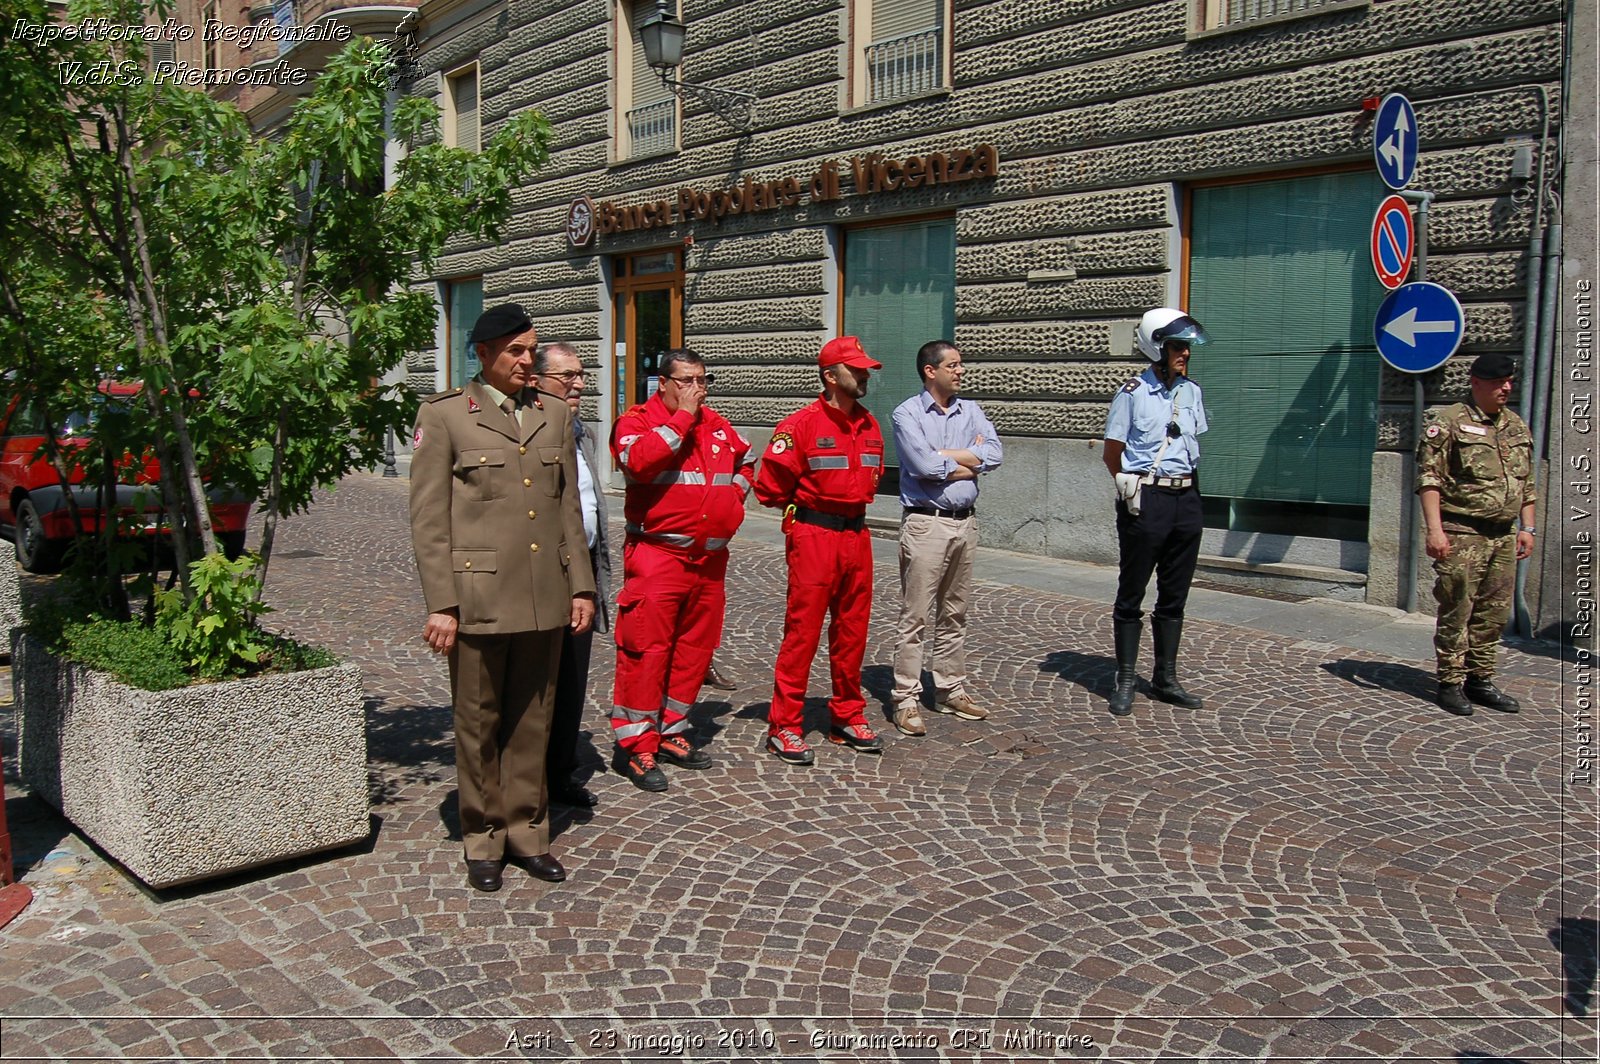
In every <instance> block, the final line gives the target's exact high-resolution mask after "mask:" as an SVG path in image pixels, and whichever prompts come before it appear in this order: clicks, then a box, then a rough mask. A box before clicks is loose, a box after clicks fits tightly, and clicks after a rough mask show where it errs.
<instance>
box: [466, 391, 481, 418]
mask: <svg viewBox="0 0 1600 1064" xmlns="http://www.w3.org/2000/svg"><path fill="white" fill-rule="evenodd" d="M482 409H483V408H482V407H480V406H479V405H478V401H477V400H476V399H474V398H473V397H472V396H470V395H469V396H467V413H469V414H476V413H477V412H478V411H479V410H482Z"/></svg>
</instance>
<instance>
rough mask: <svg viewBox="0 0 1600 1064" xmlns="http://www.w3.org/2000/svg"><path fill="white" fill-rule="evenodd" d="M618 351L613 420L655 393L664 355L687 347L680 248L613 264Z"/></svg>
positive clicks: (629, 257) (623, 257)
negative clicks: (671, 350)
mask: <svg viewBox="0 0 1600 1064" xmlns="http://www.w3.org/2000/svg"><path fill="white" fill-rule="evenodd" d="M612 266H613V272H612V291H613V292H614V293H615V295H614V302H613V309H614V313H615V315H616V321H615V327H616V328H615V332H613V333H612V335H613V336H615V337H616V338H617V339H616V343H617V348H616V357H615V358H614V359H613V373H614V374H615V379H614V380H613V381H612V388H611V394H612V396H613V398H612V410H611V421H612V424H615V423H616V420H617V418H618V417H620V416H621V415H622V414H623V413H624V412H626V411H627V409H628V408H629V407H631V406H633V405H634V404H635V403H642V402H644V401H645V400H646V399H648V398H649V397H650V396H651V395H652V394H654V392H655V390H656V377H657V374H658V372H659V370H660V358H661V355H662V354H663V353H664V352H666V351H667V350H669V349H670V348H674V347H681V346H682V345H683V260H682V258H681V257H680V253H679V251H678V250H677V249H676V248H673V249H671V250H668V251H646V252H641V253H639V254H637V255H619V256H617V257H616V258H615V259H613V260H612Z"/></svg>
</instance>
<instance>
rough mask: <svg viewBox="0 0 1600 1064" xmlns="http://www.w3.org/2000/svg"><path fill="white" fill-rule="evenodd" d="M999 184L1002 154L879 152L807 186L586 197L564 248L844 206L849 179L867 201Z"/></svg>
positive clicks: (821, 173) (756, 184)
mask: <svg viewBox="0 0 1600 1064" xmlns="http://www.w3.org/2000/svg"><path fill="white" fill-rule="evenodd" d="M999 176H1000V153H999V152H997V151H995V149H994V146H993V145H990V144H979V145H978V146H977V147H976V148H973V149H971V150H966V149H957V150H955V151H950V152H942V151H936V152H929V153H928V154H927V155H908V156H905V157H904V158H899V159H896V158H891V157H889V156H886V155H884V154H882V153H881V152H868V153H867V154H865V155H852V156H851V157H850V158H849V159H847V160H845V161H844V162H843V163H840V162H839V161H838V160H837V159H826V160H824V161H823V162H822V163H820V164H819V165H818V166H817V169H816V171H815V172H814V173H812V174H811V175H810V177H809V178H805V179H802V178H798V177H780V178H776V179H774V180H771V181H757V180H755V179H754V178H752V177H746V178H745V179H744V181H743V182H742V183H740V184H736V185H729V186H727V187H725V188H714V189H697V188H691V187H688V186H685V187H683V188H680V189H679V190H678V194H677V195H676V196H675V197H673V198H671V199H658V200H655V201H654V202H651V203H633V204H627V205H621V204H617V203H612V202H611V201H609V200H607V201H605V202H603V203H595V202H594V201H593V200H591V199H590V198H589V197H588V196H579V197H578V198H577V199H575V200H573V201H572V206H571V207H569V208H568V210H567V242H568V243H569V244H570V245H571V246H573V247H575V248H585V247H589V246H591V245H592V244H593V243H594V241H595V237H596V236H610V235H613V234H616V233H634V232H639V231H641V230H647V229H665V228H668V227H671V226H675V225H683V224H688V223H692V222H704V223H709V224H711V225H721V224H722V222H723V221H724V220H725V219H728V218H737V217H740V216H741V215H748V214H763V213H766V212H768V211H778V210H783V209H785V208H792V207H798V206H800V205H801V204H802V203H829V202H832V201H834V200H841V199H844V198H845V195H846V192H845V191H844V189H845V180H846V178H848V180H849V182H850V185H849V188H850V192H849V194H850V195H855V196H867V195H874V194H876V193H880V192H897V191H900V190H902V189H916V188H929V187H932V186H934V185H956V184H961V183H964V182H967V181H988V180H993V179H994V178H996V177H999Z"/></svg>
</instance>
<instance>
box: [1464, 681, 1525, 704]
mask: <svg viewBox="0 0 1600 1064" xmlns="http://www.w3.org/2000/svg"><path fill="white" fill-rule="evenodd" d="M1462 693H1463V694H1465V695H1466V696H1467V701H1469V702H1476V703H1478V705H1480V706H1488V707H1489V708H1490V709H1494V710H1499V711H1500V712H1501V713H1516V712H1519V711H1520V710H1521V709H1522V703H1520V702H1518V701H1517V700H1516V699H1515V698H1512V697H1511V696H1510V695H1508V694H1506V693H1505V692H1504V691H1502V690H1500V688H1498V687H1496V686H1495V685H1494V681H1493V680H1491V679H1489V677H1487V676H1468V677H1467V682H1466V686H1465V687H1464V689H1463V691H1462Z"/></svg>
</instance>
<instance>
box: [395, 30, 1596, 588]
mask: <svg viewBox="0 0 1600 1064" xmlns="http://www.w3.org/2000/svg"><path fill="white" fill-rule="evenodd" d="M1563 11H1564V7H1563V4H1561V3H1560V2H1558V0H1531V2H1529V3H1525V4H1519V5H1506V4H1501V3H1497V2H1494V0H1323V2H1318V0H988V2H977V0H954V3H953V4H952V3H951V0H796V2H795V3H792V4H789V5H783V6H781V7H775V6H773V5H765V4H755V3H748V2H744V0H669V2H666V3H663V2H661V0H510V2H507V0H424V2H423V3H422V4H421V5H420V6H419V8H418V12H417V14H418V21H417V24H416V37H417V41H418V43H419V48H418V52H417V61H418V63H419V68H418V73H417V75H416V76H415V77H413V78H412V79H411V80H410V83H409V87H408V91H411V92H415V93H420V94H424V95H429V96H433V97H434V98H436V99H437V100H438V101H439V102H440V105H441V109H442V113H443V116H444V122H443V126H442V133H441V135H442V136H445V137H446V138H449V139H451V141H452V142H453V143H459V144H463V145H466V146H475V145H476V144H477V143H479V142H480V138H481V137H487V136H489V135H492V133H493V132H494V130H495V129H496V128H497V126H498V125H499V124H500V123H501V122H502V121H504V119H505V118H506V117H507V116H508V115H511V114H513V113H516V112H519V111H522V110H524V109H527V108H537V109H539V110H540V111H542V112H543V113H544V114H545V115H546V116H547V117H548V118H549V119H550V120H551V122H552V123H553V126H554V130H555V139H554V142H553V144H552V151H551V158H550V162H549V165H548V166H547V167H545V168H544V169H543V170H542V171H541V172H540V173H539V174H538V175H537V177H536V178H535V179H534V180H532V181H531V182H530V183H528V185H527V186H526V187H525V188H523V189H521V190H520V191H519V193H518V194H517V197H516V215H515V219H514V221H513V222H512V224H511V225H510V226H509V227H508V230H507V233H506V236H505V238H504V239H503V240H502V241H501V242H500V243H498V244H496V245H493V246H489V245H485V244H473V243H466V242H463V243H460V244H458V245H456V246H454V247H452V248H451V250H450V252H449V253H448V254H447V255H445V256H444V257H443V258H442V259H441V262H440V266H439V272H438V274H437V276H435V277H433V278H430V279H428V283H430V284H433V285H434V286H435V290H436V291H437V293H438V295H439V299H440V306H441V320H440V325H439V330H438V343H437V346H436V349H435V350H433V351H429V352H421V353H419V354H418V357H417V358H416V360H415V361H414V363H413V364H412V365H411V366H410V383H411V384H412V386H413V387H414V388H415V389H416V390H417V391H419V392H423V393H426V392H430V391H433V390H435V389H438V388H444V387H449V386H452V385H454V384H458V383H460V382H461V381H462V380H464V379H465V378H467V377H469V376H470V375H471V374H472V373H473V372H475V370H476V367H475V366H474V365H473V364H472V361H471V358H470V354H469V353H468V352H467V350H466V345H465V342H464V336H465V332H466V330H467V328H469V327H470V324H471V321H472V319H473V318H474V317H475V316H476V314H477V313H478V312H479V310H480V309H481V308H482V307H483V306H484V305H485V304H492V303H495V302H499V301H504V300H517V301H519V302H521V303H523V304H524V305H526V306H527V307H528V308H529V309H530V311H531V312H532V313H533V315H534V317H535V319H536V321H537V323H538V327H539V330H540V333H541V336H542V337H543V338H545V339H557V338H559V339H562V340H566V341H568V342H571V343H573V344H574V345H575V346H576V348H577V349H578V350H579V351H580V352H581V354H582V357H583V358H584V360H585V362H586V364H587V365H589V366H590V367H591V371H592V373H593V374H594V375H595V378H592V380H591V385H590V388H591V393H597V394H595V398H594V399H592V400H590V406H589V407H588V408H587V409H586V411H585V414H586V416H587V417H589V418H591V419H593V420H594V421H596V422H598V424H599V426H600V428H601V431H609V428H610V424H611V423H612V421H613V420H614V419H615V417H616V416H617V414H619V413H620V412H621V411H622V410H624V409H626V408H627V407H628V406H629V405H630V404H632V403H634V402H637V401H639V400H641V399H643V398H644V397H645V395H646V394H648V392H649V390H650V389H652V388H653V387H654V365H655V362H654V360H655V358H656V356H657V355H658V354H659V353H660V352H661V351H662V350H664V349H665V348H667V347H670V346H676V345H687V346H691V347H693V348H695V349H696V350H698V351H699V352H700V353H701V354H702V355H703V356H704V357H705V358H706V360H707V362H708V364H709V366H710V368H711V370H712V372H713V373H714V374H715V377H716V384H715V388H714V391H713V393H712V402H713V403H714V404H715V405H716V407H717V408H718V409H719V410H720V411H721V412H723V413H724V414H725V415H727V416H728V417H729V418H730V419H731V420H732V421H733V422H734V423H735V424H737V425H739V426H740V427H741V428H743V429H746V430H748V431H749V433H750V434H752V435H754V436H756V437H758V438H760V437H762V436H763V434H764V432H766V431H770V428H771V426H772V425H773V424H775V423H776V422H777V421H778V420H779V419H780V418H781V417H782V416H784V415H785V414H787V413H788V412H790V411H792V410H794V409H795V408H797V407H798V406H800V405H802V404H803V403H805V402H807V401H809V399H810V398H811V397H813V396H814V394H815V391H816V384H817V377H816V369H815V363H814V359H815V355H816V352H817V349H818V347H819V346H820V345H821V343H822V342H823V341H824V340H826V339H827V338H828V337H831V336H834V335H838V334H847V333H854V334H856V335H859V336H861V337H862V338H863V342H864V343H865V345H866V348H867V350H868V351H870V352H871V353H872V354H873V356H874V357H876V358H878V359H880V360H882V361H883V362H884V364H885V368H884V370H883V371H882V372H881V373H879V374H877V375H875V378H874V380H873V382H872V385H871V391H870V393H869V395H868V397H867V402H868V405H869V406H870V407H871V408H872V409H873V410H874V412H875V413H877V414H878V416H879V418H880V419H885V418H886V417H887V415H888V413H889V411H891V410H892V409H893V407H894V406H895V405H896V404H897V403H899V402H900V401H901V400H902V399H904V398H905V397H906V396H907V395H909V394H911V393H912V392H913V391H915V390H916V388H917V387H918V384H917V375H916V371H915V365H914V359H915V353H916V350H917V348H918V347H919V346H920V345H921V344H922V343H923V342H925V341H927V340H930V339H934V338H939V337H953V338H954V340H955V341H956V343H957V344H958V345H959V346H960V348H961V350H962V352H963V355H964V358H965V361H966V363H967V365H968V371H967V375H966V376H967V380H966V386H967V389H968V391H969V393H970V394H971V395H972V396H974V397H975V398H977V399H978V400H980V401H981V402H982V403H983V406H984V408H985V410H986V411H987V412H988V413H989V415H990V416H991V418H992V419H993V421H994V422H995V424H996V426H997V428H998V429H999V430H1000V432H1001V434H1002V436H1003V438H1004V441H1005V445H1006V449H1007V462H1006V468H1005V470H1004V471H1003V472H1002V473H1000V474H997V475H996V476H994V477H992V478H989V479H988V480H987V481H986V483H985V485H984V493H983V520H984V526H983V535H984V541H985V542H986V543H987V544H989V545H993V546H999V547H1005V548H1011V549H1015V550H1019V551H1024V552H1033V553H1041V554H1047V555H1052V556H1058V557H1066V558H1074V559H1080V560H1085V561H1093V562H1110V561H1114V559H1115V554H1116V542H1115V535H1114V528H1113V521H1112V510H1111V499H1112V489H1111V485H1110V483H1109V480H1108V478H1107V477H1106V475H1105V470H1104V466H1103V465H1102V463H1101V459H1100V454H1099V450H1098V446H1099V440H1100V435H1101V431H1102V428H1103V425H1104V418H1105V411H1106V408H1107V404H1108V403H1109V400H1110V397H1111V395H1112V394H1113V393H1114V391H1115V390H1116V389H1117V388H1118V387H1119V386H1120V385H1121V384H1122V383H1123V382H1124V381H1126V380H1127V379H1128V378H1129V377H1130V376H1132V375H1133V374H1134V373H1136V372H1138V371H1139V370H1140V369H1141V368H1142V366H1143V365H1144V363H1143V361H1142V360H1141V359H1140V358H1139V356H1138V355H1137V353H1136V351H1135V349H1134V346H1133V328H1134V324H1135V323H1136V321H1137V319H1138V317H1139V315H1140V314H1141V313H1142V312H1143V311H1144V310H1145V309H1147V308H1149V307H1152V306H1158V305H1173V306H1179V307H1183V308H1185V309H1187V310H1188V311H1189V312H1190V313H1192V314H1193V315H1194V316H1196V317H1197V318H1199V319H1200V320H1201V321H1202V322H1204V323H1205V325H1206V326H1207V328H1208V330H1209V331H1210V333H1211V335H1212V339H1213V342H1212V343H1211V344H1210V345H1209V346H1207V347H1205V348H1202V349H1200V350H1199V351H1198V352H1197V353H1196V356H1195V359H1194V362H1193V365H1192V366H1191V372H1192V374H1193V376H1194V377H1195V379H1196V380H1197V381H1199V383H1200V384H1201V385H1202V387H1203V388H1204V389H1205V396H1206V406H1207V410H1208V413H1209V415H1210V423H1211V431H1210V432H1209V433H1208V434H1207V435H1206V436H1205V437H1204V438H1203V439H1202V449H1203V460H1202V465H1201V469H1202V489H1203V492H1204V494H1205V496H1206V498H1207V508H1208V509H1207V525H1208V530H1207V534H1206V539H1205V544H1204V547H1203V557H1202V563H1201V564H1202V570H1203V575H1205V576H1209V577H1210V578H1212V579H1215V580H1219V581H1233V582H1237V581H1250V582H1256V583H1261V584H1264V585H1266V586H1269V587H1275V588H1278V589H1280V590H1289V591H1298V592H1301V593H1305V594H1314V595H1334V596H1337V597H1341V598H1347V599H1351V600H1362V601H1367V602H1371V603H1375V604H1380V605H1385V606H1407V605H1410V606H1412V607H1413V608H1417V609H1431V608H1432V607H1431V598H1430V596H1429V594H1428V591H1427V589H1428V587H1430V586H1431V580H1432V576H1431V573H1430V572H1429V571H1428V567H1427V564H1426V560H1425V559H1421V552H1420V547H1418V546H1415V545H1414V544H1415V540H1416V535H1415V524H1414V517H1413V516H1412V515H1413V514H1414V513H1415V507H1414V506H1413V505H1412V502H1411V499H1412V496H1411V484H1410V480H1409V477H1410V457H1409V456H1410V451H1411V449H1412V446H1413V444H1414V440H1415V428H1414V426H1415V424H1416V420H1415V418H1416V398H1417V393H1418V391H1419V389H1418V388H1417V386H1416V381H1417V379H1420V380H1421V384H1422V388H1421V389H1420V390H1421V391H1422V392H1423V393H1424V395H1425V400H1426V402H1427V403H1428V404H1429V405H1432V404H1435V403H1440V402H1449V401H1454V400H1455V399H1456V398H1458V397H1460V396H1461V395H1462V394H1464V393H1465V391H1466V366H1467V365H1468V364H1469V363H1470V361H1471V360H1472V358H1474V357H1475V356H1476V355H1478V354H1480V353H1482V352H1484V351H1491V350H1505V351H1509V352H1512V353H1513V354H1515V355H1517V356H1518V357H1523V356H1524V355H1525V353H1526V354H1528V355H1530V356H1531V355H1532V354H1534V353H1535V352H1536V351H1537V346H1538V345H1537V339H1538V337H1537V336H1536V335H1534V334H1532V333H1530V332H1529V330H1528V308H1529V306H1530V305H1536V302H1535V303H1534V304H1530V302H1529V295H1530V289H1529V278H1530V273H1532V274H1539V275H1542V273H1543V271H1542V269H1540V268H1538V267H1540V266H1542V263H1541V262H1540V260H1539V259H1538V257H1537V256H1536V254H1535V252H1536V251H1539V250H1541V249H1542V247H1543V244H1542V243H1541V241H1542V237H1543V232H1544V229H1545V227H1546V226H1547V225H1548V223H1549V221H1550V213H1549V210H1548V209H1547V208H1548V204H1549V202H1550V199H1551V197H1550V196H1549V195H1548V193H1549V191H1550V190H1551V189H1552V188H1553V187H1554V186H1555V184H1556V182H1557V179H1558V174H1559V169H1560V167H1559V160H1558V159H1557V157H1556V147H1555V145H1556V143H1557V140H1556V138H1557V135H1558V132H1559V130H1560V116H1561V87H1562V78H1563V58H1564V55H1565V43H1564V39H1563V25H1562V18H1563ZM663 14H664V15H667V16H670V17H672V18H674V19H681V22H682V24H683V25H684V26H685V27H686V30H687V35H686V41H685V46H684V57H683V61H682V65H681V67H678V68H676V69H675V70H673V71H672V72H671V75H672V78H673V79H674V80H676V81H677V82H680V83H681V84H679V85H678V86H676V87H675V86H673V85H669V84H667V83H666V82H665V81H664V80H663V77H662V76H661V74H659V73H658V72H657V71H656V70H654V69H652V68H651V67H650V65H649V64H648V62H647V61H646V58H645V55H644V51H643V48H642V46H641V44H640V35H639V29H640V27H641V26H643V25H645V24H646V23H647V22H650V21H652V20H655V19H659V17H660V16H661V15H663ZM707 90H711V91H710V92H708V91H707ZM1392 92H1401V93H1404V94H1405V95H1406V96H1408V97H1409V99H1410V100H1411V101H1412V103H1413V104H1414V105H1415V113H1416V122H1417V130H1416V136H1417V138H1418V146H1419V151H1418V164H1417V167H1416V174H1415V177H1414V179H1413V180H1412V182H1411V185H1410V188H1411V189H1414V190H1419V191H1423V192H1426V193H1429V194H1431V195H1430V197H1429V198H1428V203H1427V210H1426V214H1427V238H1426V252H1427V258H1426V267H1425V268H1426V271H1427V277H1428V279H1429V280H1433V281H1436V282H1438V283H1440V284H1443V285H1445V286H1446V287H1448V288H1449V289H1451V290H1452V291H1453V292H1454V293H1455V294H1456V296H1457V297H1458V298H1459V300H1460V302H1461V304H1462V306H1463V308H1464V311H1465V322H1466V324H1465V331H1464V339H1463V343H1462V345H1461V348H1460V350H1459V351H1458V352H1457V354H1456V355H1455V357H1453V358H1452V359H1451V360H1450V361H1449V362H1448V363H1447V364H1445V365H1444V366H1443V367H1442V368H1440V369H1438V370H1436V371H1433V372H1429V373H1426V374H1422V375H1421V376H1420V378H1414V377H1413V376H1411V375H1409V374H1405V373H1400V372H1397V371H1395V370H1393V369H1390V368H1388V367H1387V366H1385V365H1384V364H1383V362H1382V360H1381V359H1380V357H1379V355H1378V353H1377V350H1376V345H1375V340H1374V315H1375V313H1376V310H1377V308H1378V305H1379V303H1380V301H1381V299H1382V298H1383V296H1384V295H1386V294H1387V291H1386V289H1385V288H1384V287H1383V286H1382V285H1380V283H1379V282H1378V280H1377V278H1376V276H1375V274H1374V270H1373V266H1372V264H1371V259H1372V255H1373V252H1372V246H1371V241H1372V229H1373V220H1374V214H1375V212H1376V209H1377V207H1378V204H1379V202H1380V201H1381V200H1382V199H1383V197H1384V195H1386V194H1387V193H1388V189H1386V188H1385V186H1384V184H1383V182H1382V181H1381V180H1380V179H1379V176H1378V173H1377V170H1376V168H1375V166H1374V144H1373V140H1374V135H1373V124H1374V106H1375V104H1376V103H1377V100H1378V99H1379V98H1380V97H1382V96H1384V95H1385V94H1388V93H1392ZM1421 213H1422V212H1421V211H1420V210H1419V211H1418V214H1419V216H1420V215H1421ZM1416 276H1417V274H1416V272H1415V269H1414V270H1413V273H1412V277H1413V278H1415V277H1416ZM1532 361H1533V359H1532V358H1531V357H1530V358H1529V362H1530V365H1531V363H1532ZM1526 377H1527V375H1526V372H1525V374H1524V382H1526ZM596 379H597V382H598V387H597V386H596ZM1534 383H1535V387H1534V388H1532V389H1526V390H1527V391H1528V393H1529V394H1528V400H1529V401H1530V402H1531V401H1532V400H1533V399H1534V398H1536V395H1535V393H1536V392H1537V391H1540V390H1548V388H1549V384H1548V379H1547V381H1546V383H1544V384H1543V385H1542V386H1541V385H1539V384H1538V382H1534ZM1556 401H1557V402H1558V403H1559V402H1560V399H1559V398H1558V399H1557V400H1556ZM1558 479H1559V478H1558ZM893 484H894V479H893V478H892V477H889V478H885V489H886V490H887V491H889V492H891V494H888V495H885V496H884V497H883V498H882V499H881V500H880V508H881V510H882V512H883V514H884V515H885V516H898V506H897V504H896V501H895V498H894V496H893V494H892V490H893ZM1552 564H1557V565H1559V561H1558V560H1557V559H1552ZM1539 570H1540V567H1539V566H1535V567H1534V568H1533V571H1532V572H1531V573H1530V576H1529V593H1530V595H1532V596H1534V597H1535V598H1536V597H1537V594H1538V590H1539V584H1540V571H1539ZM1418 589H1420V591H1419V590H1418ZM1408 591H1410V592H1411V593H1410V594H1408Z"/></svg>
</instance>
